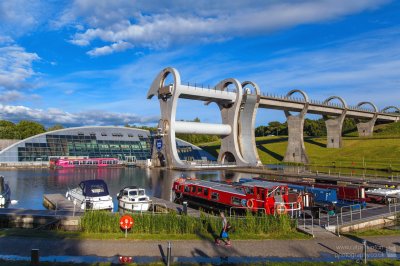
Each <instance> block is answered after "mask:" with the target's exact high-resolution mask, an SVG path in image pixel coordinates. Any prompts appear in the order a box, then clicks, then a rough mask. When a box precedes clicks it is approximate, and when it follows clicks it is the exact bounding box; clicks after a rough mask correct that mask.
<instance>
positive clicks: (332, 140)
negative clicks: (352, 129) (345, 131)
mask: <svg viewBox="0 0 400 266" xmlns="http://www.w3.org/2000/svg"><path fill="white" fill-rule="evenodd" d="M343 121H344V116H343V117H342V116H339V117H336V118H332V119H328V120H325V126H326V135H327V136H326V138H327V140H326V147H327V148H335V149H339V148H341V147H342V128H343Z"/></svg>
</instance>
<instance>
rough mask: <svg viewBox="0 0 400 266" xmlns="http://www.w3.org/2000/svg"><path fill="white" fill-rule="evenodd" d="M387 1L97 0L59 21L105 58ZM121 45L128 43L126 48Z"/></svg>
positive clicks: (81, 2) (83, 1) (82, 2)
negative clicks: (134, 49)
mask: <svg viewBox="0 0 400 266" xmlns="http://www.w3.org/2000/svg"><path fill="white" fill-rule="evenodd" d="M386 2H387V1H386V0H368V1H365V0H352V1H337V0H323V1H311V0H303V1H251V2H249V1H245V0H239V1H234V2H232V1H228V0H226V1H213V0H208V1H182V0H175V1H151V2H149V1H130V0H127V1H98V0H76V1H74V2H73V4H71V6H70V7H69V8H67V9H66V10H65V12H64V13H63V15H62V16H61V18H60V19H59V20H58V21H57V22H56V24H57V25H58V26H62V25H66V24H73V23H77V24H79V27H84V28H85V30H84V31H82V32H77V33H76V34H75V35H74V36H73V37H72V40H71V42H72V43H74V44H76V45H80V46H89V45H91V44H93V43H94V42H95V41H96V40H100V41H102V42H105V43H108V44H110V45H105V46H103V47H100V48H96V47H95V48H92V47H91V48H92V49H91V50H90V51H89V52H88V54H90V55H103V54H110V53H112V52H118V51H123V50H125V49H128V48H129V46H128V45H126V43H129V44H131V46H132V47H133V46H137V47H150V48H160V47H167V46H170V45H172V44H179V43H185V42H194V43H198V42H217V41H221V40H226V39H230V38H234V37H238V36H249V35H255V34H266V33H269V32H272V31H276V30H279V29H283V28H289V27H293V26H297V25H301V24H308V23H319V22H324V21H329V20H332V19H337V18H340V17H343V16H346V15H350V14H354V13H358V12H362V11H365V10H370V9H374V8H378V7H380V6H381V5H383V4H384V3H386ZM118 43H124V48H123V49H121V46H120V45H116V44H118Z"/></svg>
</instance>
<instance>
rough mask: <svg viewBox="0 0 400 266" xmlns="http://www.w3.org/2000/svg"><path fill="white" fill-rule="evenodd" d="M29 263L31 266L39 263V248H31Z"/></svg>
mask: <svg viewBox="0 0 400 266" xmlns="http://www.w3.org/2000/svg"><path fill="white" fill-rule="evenodd" d="M31 265H32V266H36V265H39V249H36V248H33V249H31Z"/></svg>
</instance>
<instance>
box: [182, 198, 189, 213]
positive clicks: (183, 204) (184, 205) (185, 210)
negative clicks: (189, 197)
mask: <svg viewBox="0 0 400 266" xmlns="http://www.w3.org/2000/svg"><path fill="white" fill-rule="evenodd" d="M187 205H188V203H187V201H184V202H182V206H183V207H182V209H183V214H185V215H187Z"/></svg>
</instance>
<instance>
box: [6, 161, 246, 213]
mask: <svg viewBox="0 0 400 266" xmlns="http://www.w3.org/2000/svg"><path fill="white" fill-rule="evenodd" d="M0 175H3V176H4V177H5V180H6V182H7V183H8V184H9V185H10V188H11V199H12V200H13V202H14V204H11V205H9V206H8V207H9V208H24V209H35V210H42V209H45V208H44V207H43V194H52V193H60V194H62V195H65V193H66V192H67V190H68V188H74V187H76V186H78V184H79V182H80V181H82V180H87V179H103V180H104V181H106V183H107V185H108V190H109V192H110V195H111V196H112V197H113V199H114V211H117V209H118V204H117V199H116V195H117V193H118V192H119V191H120V190H121V189H122V188H124V187H125V186H138V187H142V188H145V189H146V194H147V195H149V196H154V197H158V198H162V199H165V200H172V191H171V188H172V183H173V180H174V179H175V178H179V177H196V178H198V179H205V180H219V181H223V180H225V179H230V180H235V181H236V180H238V179H239V178H241V177H250V176H251V175H250V174H240V173H233V172H229V171H196V172H178V171H171V170H162V169H149V168H107V169H92V168H87V169H82V168H81V169H58V170H52V169H46V168H43V169H15V170H1V171H0ZM15 201H18V202H17V203H16V204H15Z"/></svg>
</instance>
